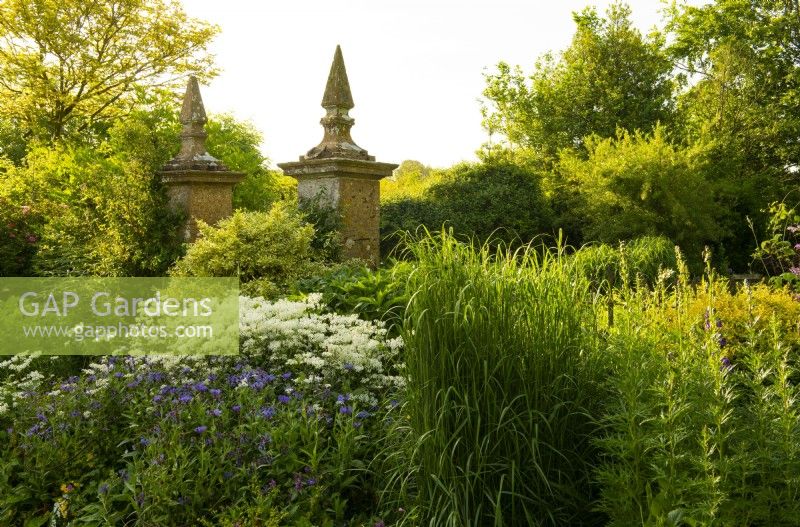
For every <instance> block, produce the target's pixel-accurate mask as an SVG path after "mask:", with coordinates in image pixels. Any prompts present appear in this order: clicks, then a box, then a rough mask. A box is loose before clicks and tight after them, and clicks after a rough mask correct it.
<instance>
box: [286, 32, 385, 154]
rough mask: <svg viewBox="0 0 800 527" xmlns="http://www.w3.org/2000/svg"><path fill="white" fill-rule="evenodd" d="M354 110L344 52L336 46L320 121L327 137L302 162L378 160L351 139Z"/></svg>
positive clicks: (323, 98) (323, 97)
mask: <svg viewBox="0 0 800 527" xmlns="http://www.w3.org/2000/svg"><path fill="white" fill-rule="evenodd" d="M354 106H355V104H353V95H352V94H351V93H350V82H349V81H348V80H347V70H346V69H345V67H344V57H343V56H342V48H341V47H340V46H338V45H337V46H336V52H335V53H334V55H333V63H332V64H331V71H330V73H329V74H328V82H327V84H326V85H325V94H324V95H323V96H322V107H323V108H325V117H323V118H322V119H321V120H320V124H322V127H323V128H324V129H325V135H324V137H323V138H322V142H321V143H320V144H319V145H317V146H315V147H314V148H312V149H311V150H309V151H308V153H307V154H306V155H305V156H302V157H301V158H300V159H301V160H302V159H326V158H334V157H338V158H345V159H363V160H366V161H374V160H375V158H374V157H373V156H371V155H369V154H368V153H367V151H366V150H364V149H363V148H361V147H360V146H358V145H357V144H355V142H354V141H353V138H352V137H350V129H351V128H352V127H353V124H355V120H354V119H353V118H352V117H350V115H349V113H348V112H349V110H351V109H352V108H353V107H354Z"/></svg>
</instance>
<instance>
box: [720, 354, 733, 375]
mask: <svg viewBox="0 0 800 527" xmlns="http://www.w3.org/2000/svg"><path fill="white" fill-rule="evenodd" d="M721 362H722V365H720V367H719V369H720V371H724V372H729V371H731V370H732V369H733V364H731V360H730V359H729V358H728V357H722V361H721Z"/></svg>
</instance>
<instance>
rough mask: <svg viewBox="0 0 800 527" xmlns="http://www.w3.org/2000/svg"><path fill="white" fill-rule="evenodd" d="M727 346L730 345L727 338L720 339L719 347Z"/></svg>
mask: <svg viewBox="0 0 800 527" xmlns="http://www.w3.org/2000/svg"><path fill="white" fill-rule="evenodd" d="M727 345H728V339H726V338H725V337H720V338H719V347H720V348H724V347H725V346H727Z"/></svg>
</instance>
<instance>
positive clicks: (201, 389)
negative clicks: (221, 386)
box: [194, 382, 208, 392]
mask: <svg viewBox="0 0 800 527" xmlns="http://www.w3.org/2000/svg"><path fill="white" fill-rule="evenodd" d="M194 389H195V390H196V391H198V392H207V391H208V386H206V385H205V383H203V382H198V383H197V384H195V385H194Z"/></svg>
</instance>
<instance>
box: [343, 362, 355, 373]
mask: <svg viewBox="0 0 800 527" xmlns="http://www.w3.org/2000/svg"><path fill="white" fill-rule="evenodd" d="M353 368H354V366H353V365H352V364H351V363H349V362H345V363H344V369H345V370H347V371H351V370H352V369H353Z"/></svg>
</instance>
